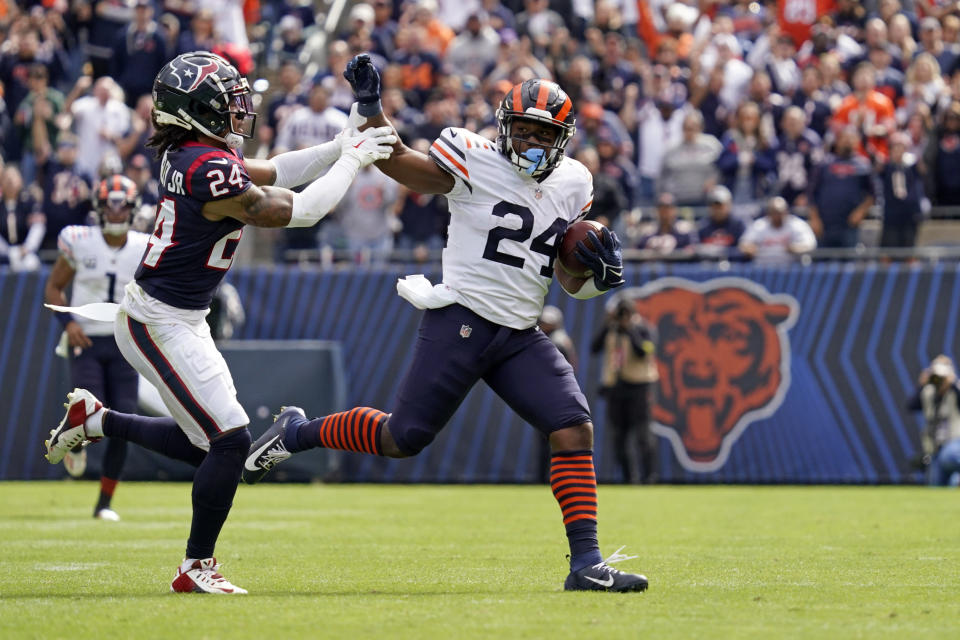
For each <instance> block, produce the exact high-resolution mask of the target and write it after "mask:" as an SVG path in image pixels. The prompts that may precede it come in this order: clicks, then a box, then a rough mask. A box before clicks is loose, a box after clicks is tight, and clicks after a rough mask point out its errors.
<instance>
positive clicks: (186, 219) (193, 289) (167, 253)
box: [136, 142, 253, 309]
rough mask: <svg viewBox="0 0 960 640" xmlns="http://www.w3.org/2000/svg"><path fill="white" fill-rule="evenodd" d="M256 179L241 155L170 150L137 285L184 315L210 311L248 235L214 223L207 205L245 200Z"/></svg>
mask: <svg viewBox="0 0 960 640" xmlns="http://www.w3.org/2000/svg"><path fill="white" fill-rule="evenodd" d="M252 184H253V183H251V182H250V176H248V175H247V170H246V168H245V167H244V164H243V156H241V155H240V153H239V152H235V151H226V150H224V149H220V148H218V147H211V146H208V145H204V144H200V143H198V142H188V143H186V144H184V145H183V146H182V147H179V148H177V149H170V150H168V151H167V152H166V153H165V154H164V157H163V161H162V163H161V166H160V202H159V203H158V204H157V219H156V222H155V223H154V227H153V235H152V236H150V243H149V245H148V247H147V250H146V252H145V253H144V255H143V260H142V261H141V263H140V267H139V268H138V269H137V275H136V280H137V284H139V285H140V286H141V287H143V290H144V291H146V292H147V293H149V294H150V295H151V296H153V297H154V298H156V299H157V300H160V301H161V302H165V303H167V304H169V305H171V306H174V307H177V308H180V309H206V308H207V307H209V306H210V301H211V300H212V299H213V292H214V289H216V288H217V285H219V284H220V281H221V280H222V279H223V276H224V275H225V274H226V273H227V269H229V268H230V264H231V263H232V262H233V253H234V251H236V249H237V242H238V241H239V240H240V235H241V234H242V233H243V223H242V222H240V221H239V220H235V219H234V218H224V219H223V220H220V221H217V222H211V221H210V220H207V219H206V218H204V217H203V214H202V210H203V205H204V204H205V203H207V202H209V201H211V200H222V199H224V198H233V197H235V196H238V195H240V194H241V193H243V192H244V191H246V190H247V189H249V188H250V186H251V185H252Z"/></svg>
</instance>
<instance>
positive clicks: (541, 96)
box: [537, 82, 550, 110]
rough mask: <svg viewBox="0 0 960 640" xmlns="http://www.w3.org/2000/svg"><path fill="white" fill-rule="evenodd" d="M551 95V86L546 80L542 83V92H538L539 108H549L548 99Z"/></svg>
mask: <svg viewBox="0 0 960 640" xmlns="http://www.w3.org/2000/svg"><path fill="white" fill-rule="evenodd" d="M549 97H550V87H549V86H548V85H547V83H546V82H541V83H540V92H539V93H538V94H537V109H541V110H543V109H546V108H547V99H548V98H549Z"/></svg>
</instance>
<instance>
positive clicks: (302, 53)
mask: <svg viewBox="0 0 960 640" xmlns="http://www.w3.org/2000/svg"><path fill="white" fill-rule="evenodd" d="M325 9H327V7H321V6H319V5H318V4H315V3H312V2H310V1H309V0H97V1H93V0H70V1H68V0H32V1H31V0H20V1H19V2H12V1H10V0H0V42H2V45H0V85H2V94H0V96H2V97H0V145H2V163H0V164H2V173H0V192H2V197H0V260H6V261H7V262H8V263H9V264H10V265H11V267H13V268H22V269H31V268H36V267H37V266H38V265H39V264H40V259H42V258H45V257H46V256H51V257H52V256H53V255H55V253H51V250H53V249H55V245H56V238H57V234H58V233H59V231H60V229H62V228H63V227H64V226H65V225H68V224H76V223H78V222H82V221H83V220H85V219H86V218H87V215H88V213H89V209H90V205H89V194H90V185H91V184H92V182H93V180H94V179H95V178H96V177H97V176H98V175H103V174H105V173H113V172H115V171H122V172H123V173H125V174H126V175H128V176H129V177H131V178H132V179H133V180H134V181H135V182H137V184H138V185H139V186H140V187H141V189H142V190H143V193H144V203H145V207H147V208H146V209H145V216H144V218H145V219H144V220H143V221H142V225H143V226H149V225H150V217H151V215H152V210H151V208H150V206H151V205H153V204H155V203H156V193H157V180H158V178H159V163H158V161H157V159H156V158H155V157H154V155H153V153H152V151H151V150H149V149H147V147H146V140H147V138H148V137H149V135H150V133H151V123H150V107H151V101H150V89H151V83H152V80H153V78H154V76H155V74H156V72H157V71H158V70H159V69H160V67H161V66H162V65H163V64H164V62H165V61H166V60H168V59H169V58H170V57H172V56H174V55H177V54H179V53H183V52H186V51H191V50H197V49H208V50H212V51H215V52H217V53H220V54H221V55H223V56H225V57H227V58H228V59H229V60H231V61H232V62H233V63H234V64H235V65H236V66H237V67H238V68H239V69H240V71H241V72H242V73H244V74H246V75H247V76H248V77H249V78H250V79H251V81H252V83H253V87H254V89H255V90H256V91H258V92H259V93H258V98H259V108H258V111H259V114H260V116H259V123H258V126H257V137H256V140H254V141H251V142H250V143H248V144H247V147H246V148H245V149H244V152H245V153H246V154H247V155H248V156H255V157H268V156H270V155H273V154H276V153H279V152H282V151H284V150H289V149H293V148H300V147H304V146H307V145H313V144H317V143H320V142H324V141H326V140H330V139H331V138H333V136H334V135H336V133H337V132H339V131H340V129H341V128H343V127H344V126H345V124H346V111H347V110H348V109H349V106H350V104H351V102H352V100H353V96H352V93H351V90H350V87H349V85H348V84H347V83H346V81H345V80H344V79H343V77H342V75H341V73H342V71H343V69H344V67H345V65H346V63H347V61H348V60H349V59H350V58H351V57H352V56H353V55H354V54H356V53H359V52H364V51H368V52H370V53H371V54H372V56H373V58H374V61H375V64H377V66H378V67H379V69H380V72H381V75H382V78H383V105H384V111H385V113H386V114H387V115H388V116H389V118H390V119H391V121H392V122H393V124H394V125H395V127H396V128H397V130H398V132H399V133H400V134H401V136H402V137H403V138H404V140H405V141H406V142H407V143H408V144H410V146H412V147H415V148H420V149H426V148H427V147H428V146H429V144H430V142H431V141H432V140H433V139H434V138H435V137H436V136H437V135H438V134H439V132H440V131H441V130H442V129H443V128H444V127H447V126H464V127H466V128H468V129H471V130H474V131H477V132H479V133H481V134H482V135H485V136H488V137H490V138H494V137H496V121H495V118H494V113H495V110H496V108H497V105H498V104H499V102H500V100H501V98H502V97H503V95H504V93H505V92H506V90H507V89H508V88H509V87H511V86H512V85H513V84H515V83H519V82H521V81H523V80H525V79H527V78H530V77H545V78H550V79H553V80H555V81H557V82H559V83H560V85H561V86H562V87H563V88H564V89H565V90H566V91H567V92H568V93H569V95H570V96H571V98H572V99H573V101H574V104H575V109H576V113H577V134H576V136H575V138H574V139H573V140H572V141H571V143H570V145H569V146H568V148H567V153H568V154H570V155H571V156H572V157H574V158H576V159H578V160H580V161H581V162H583V163H584V164H585V165H586V166H587V167H588V168H589V169H590V171H591V172H592V173H593V175H594V185H595V199H594V206H593V209H592V212H593V213H592V215H593V216H594V217H596V218H597V219H600V220H601V221H602V222H604V223H606V224H608V225H610V226H611V227H613V228H614V229H615V230H617V232H618V234H619V235H620V237H621V239H622V240H623V242H624V246H625V247H626V248H638V249H648V250H650V251H652V252H656V253H658V254H660V255H668V254H670V255H687V256H694V257H695V256H722V257H733V258H739V259H749V258H754V259H756V260H764V261H767V262H783V261H786V260H792V259H796V256H797V255H799V254H803V253H806V252H808V251H810V250H811V249H813V248H814V247H815V246H818V245H819V246H820V247H853V246H855V245H856V244H857V243H858V242H862V241H863V238H862V237H861V236H860V234H859V231H860V228H861V227H862V225H863V223H864V220H865V219H867V218H868V217H869V216H871V215H873V216H875V217H879V219H880V220H882V234H881V236H880V238H879V244H881V245H882V246H892V247H910V246H913V245H914V244H915V242H916V233H917V228H918V225H919V223H920V222H921V221H922V219H923V217H924V215H925V214H926V212H928V211H929V210H930V207H931V205H933V206H951V205H958V204H960V170H958V169H960V5H958V3H954V2H944V1H942V0H867V1H865V2H854V1H853V0H835V1H834V0H780V1H779V2H776V1H774V0H765V1H757V0H753V1H750V0H698V1H697V0H687V1H685V2H680V1H674V0H638V1H637V0H599V1H597V2H594V1H592V0H455V1H454V0H407V1H404V0H369V2H355V3H351V4H350V5H349V8H348V9H347V10H346V11H345V15H344V16H343V19H342V20H340V22H339V26H338V28H337V29H335V30H333V32H332V33H326V32H325V31H324V24H325V23H326V20H325V17H324V15H322V14H320V13H318V11H321V10H325ZM343 203H344V204H343V205H342V210H341V211H339V212H338V214H337V215H334V216H332V217H331V218H330V219H329V220H327V221H325V223H323V224H321V225H320V227H319V232H318V231H317V230H316V229H309V230H299V229H291V230H284V231H278V232H276V233H273V234H266V233H265V234H260V235H257V236H256V237H257V239H258V242H272V243H273V244H274V245H275V247H274V248H273V250H269V249H268V250H267V251H266V252H263V251H261V252H260V253H261V254H264V253H265V254H266V255H268V256H269V255H272V256H274V257H276V258H277V259H285V258H289V257H290V256H291V255H293V254H296V253H297V251H298V250H307V252H316V250H317V249H320V248H324V251H327V252H328V253H330V250H331V249H335V250H341V251H342V252H344V254H345V255H348V256H351V257H352V258H353V259H357V260H363V261H366V260H370V261H374V262H377V261H382V260H386V259H388V258H389V256H390V255H391V251H392V250H395V249H400V250H404V251H406V252H412V254H410V253H407V254H406V255H408V256H409V255H412V256H413V257H414V258H416V259H419V260H425V259H427V258H428V257H429V256H431V255H435V251H436V250H437V249H439V248H441V247H442V246H443V242H444V239H443V234H444V230H445V228H446V216H447V211H446V205H445V202H444V199H443V198H442V197H433V196H423V195H420V194H416V193H410V192H408V191H407V190H405V189H404V188H402V187H398V186H397V185H396V183H394V182H393V181H391V180H389V179H388V178H387V177H386V176H384V175H383V174H381V173H380V172H379V171H377V170H376V169H373V168H370V169H367V170H364V171H363V172H362V173H361V175H360V176H359V177H358V179H357V181H356V183H355V184H354V185H353V186H352V188H351V192H350V193H349V194H348V195H347V197H345V198H344V200H343ZM324 251H320V252H319V255H323V253H324ZM338 255H340V254H338Z"/></svg>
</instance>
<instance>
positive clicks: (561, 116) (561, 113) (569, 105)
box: [556, 96, 573, 122]
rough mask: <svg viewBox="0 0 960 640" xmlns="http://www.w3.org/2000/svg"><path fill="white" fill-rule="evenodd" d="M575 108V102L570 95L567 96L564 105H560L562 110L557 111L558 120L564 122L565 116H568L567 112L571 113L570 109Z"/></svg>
mask: <svg viewBox="0 0 960 640" xmlns="http://www.w3.org/2000/svg"><path fill="white" fill-rule="evenodd" d="M572 108H573V102H571V100H570V97H569V96H567V99H566V100H565V101H564V103H563V106H562V107H560V111H559V112H557V118H556V119H557V120H559V121H560V122H563V120H564V118H566V117H567V114H568V113H570V109H572Z"/></svg>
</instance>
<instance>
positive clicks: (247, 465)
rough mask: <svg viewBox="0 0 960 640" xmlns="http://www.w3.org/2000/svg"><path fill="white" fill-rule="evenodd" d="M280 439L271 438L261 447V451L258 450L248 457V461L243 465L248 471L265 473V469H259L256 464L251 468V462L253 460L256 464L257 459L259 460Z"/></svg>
mask: <svg viewBox="0 0 960 640" xmlns="http://www.w3.org/2000/svg"><path fill="white" fill-rule="evenodd" d="M279 439H280V436H275V437H273V438H270V439H269V440H267V441H266V442H265V443H264V444H263V446H261V447H260V448H259V449H257V450H256V451H254V452H253V453H251V454H250V455H248V456H247V459H246V461H245V462H244V463H243V466H244V468H246V470H247V471H263V469H261V468H260V467H258V466H257V465H256V464H254V465H253V466H250V461H251V460H253V461H254V463H256V461H257V458H259V457H260V455H261V454H262V453H263V452H264V451H266V450H267V449H268V448H270V447H271V446H272V445H274V444H275V443H276V442H277V440H279Z"/></svg>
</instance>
